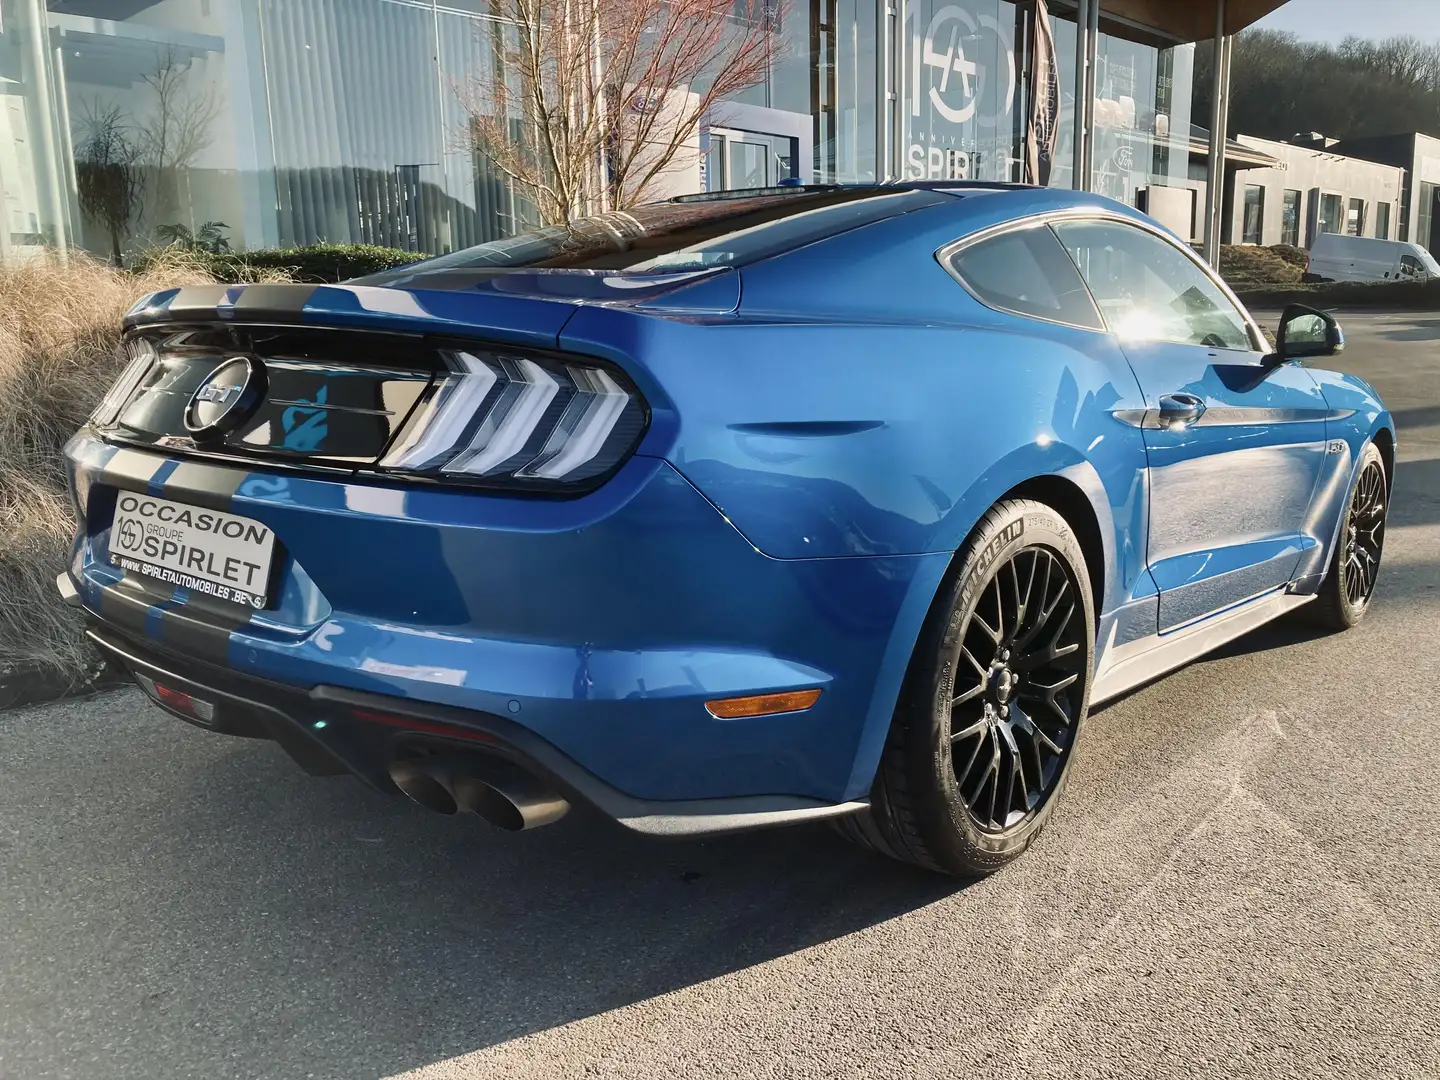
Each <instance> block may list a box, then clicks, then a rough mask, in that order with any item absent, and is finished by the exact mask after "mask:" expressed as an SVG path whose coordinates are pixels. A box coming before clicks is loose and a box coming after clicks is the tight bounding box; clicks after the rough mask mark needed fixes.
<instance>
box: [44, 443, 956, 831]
mask: <svg viewBox="0 0 1440 1080" xmlns="http://www.w3.org/2000/svg"><path fill="white" fill-rule="evenodd" d="M67 453H68V456H69V460H70V465H71V469H72V475H73V482H74V486H75V492H76V499H77V503H78V505H79V508H80V512H81V518H82V520H83V522H84V526H83V528H82V530H81V533H80V535H79V537H78V538H77V542H76V547H75V552H74V558H73V560H72V563H71V566H70V569H69V579H70V581H71V583H72V585H73V587H74V590H75V593H76V596H75V599H76V601H77V602H78V604H79V606H81V607H83V608H84V609H85V610H86V612H87V613H88V614H89V616H90V617H91V618H92V619H93V620H94V621H95V624H96V626H97V627H98V632H99V633H100V634H101V635H109V638H108V640H109V641H110V643H111V646H112V648H113V647H116V643H117V642H119V643H122V644H123V643H125V642H128V643H131V645H132V646H139V647H143V648H146V649H150V650H154V652H155V655H158V656H165V657H170V658H172V659H171V661H170V666H171V668H174V667H175V664H176V663H180V664H182V665H183V664H188V663H192V662H193V663H196V664H199V665H202V666H201V667H199V668H197V669H196V670H197V671H200V672H201V673H202V675H203V676H204V677H203V678H201V677H200V676H195V675H193V674H187V672H188V669H184V670H172V671H171V674H174V675H177V676H179V677H182V678H189V679H192V680H198V683H199V684H200V685H203V686H206V687H207V688H212V689H216V690H220V691H223V690H224V689H225V685H228V684H225V685H222V681H223V678H225V677H228V676H232V675H233V676H234V677H236V678H239V679H254V680H257V684H256V685H259V686H260V687H261V688H262V689H263V690H264V693H260V694H256V693H250V692H249V691H247V692H246V693H245V694H242V695H240V697H241V698H242V699H243V700H254V701H257V702H260V703H261V704H265V703H267V702H269V701H270V700H271V698H273V697H274V695H275V694H289V695H299V696H298V697H294V696H291V697H285V698H284V700H285V701H288V702H291V704H290V705H287V706H286V707H284V708H279V707H277V711H278V712H279V713H280V715H281V716H282V717H285V718H288V720H287V722H288V723H289V724H290V728H296V729H302V730H303V728H304V723H305V716H306V715H307V714H308V710H310V709H311V708H312V707H314V706H315V704H316V703H318V702H323V703H326V704H327V707H328V705H329V703H332V702H333V701H334V700H336V699H335V698H334V695H336V694H342V693H350V694H359V695H362V696H363V697H364V700H366V701H369V702H371V705H372V706H373V707H375V708H379V706H378V705H377V704H376V703H377V702H381V703H384V705H385V707H386V708H388V709H390V710H392V711H394V710H409V711H410V713H413V714H415V715H429V710H436V709H438V710H442V711H447V714H448V712H450V711H453V713H454V715H456V716H464V717H470V718H474V717H484V718H487V719H486V721H485V722H486V723H487V724H493V721H500V722H501V723H502V724H503V725H504V726H505V729H506V730H507V731H512V732H514V733H517V737H516V738H510V739H508V740H507V743H508V744H513V745H521V744H523V743H524V742H525V739H526V738H534V739H536V740H538V743H539V745H541V746H542V747H548V748H550V750H551V751H553V752H554V753H555V754H557V755H558V756H559V759H560V760H561V761H563V762H569V763H570V764H571V765H572V766H573V767H574V768H576V769H578V770H580V773H581V775H582V777H583V776H589V777H590V778H591V780H592V781H593V782H594V783H596V784H599V785H602V786H603V788H604V789H605V790H606V791H608V792H611V793H612V794H613V797H614V798H618V799H629V800H632V801H633V802H634V803H635V806H647V805H650V804H654V803H659V804H671V803H681V804H685V805H689V804H691V803H694V802H696V801H700V802H707V803H708V802H709V801H713V800H723V801H727V802H728V801H729V800H732V799H735V798H741V799H749V798H756V799H760V800H761V804H763V805H764V806H772V805H779V806H781V807H782V808H784V809H785V810H786V811H787V812H788V811H791V810H806V809H809V810H814V809H816V808H817V807H826V806H837V805H841V804H850V803H853V802H855V801H856V800H858V799H863V798H864V797H865V796H866V795H867V794H868V792H869V788H870V783H871V780H872V778H873V775H874V769H875V764H876V762H877V761H878V757H879V754H880V751H881V748H882V746H883V742H884V737H885V732H886V730H887V728H888V726H889V721H890V716H891V714H892V712H893V710H894V705H895V700H896V698H897V696H898V693H899V689H900V683H901V680H902V679H903V676H904V671H905V667H906V665H907V664H908V661H909V657H910V653H911V650H912V648H913V645H914V641H915V638H916V636H917V634H918V632H919V628H920V625H921V623H922V622H923V619H924V617H925V614H926V612H927V610H928V607H929V604H930V601H931V598H932V597H933V596H934V592H935V589H936V587H937V585H938V582H939V580H940V577H941V576H942V575H943V573H944V570H945V567H946V565H947V564H948V561H949V560H948V557H947V556H944V555H939V556H935V555H920V556H883V557H857V558H833V559H797V560H778V559H771V558H768V557H766V556H765V555H762V554H761V553H760V552H758V551H756V550H755V549H754V548H753V547H752V546H751V545H750V544H749V543H748V542H747V541H746V540H745V539H744V538H743V537H742V536H741V535H740V534H739V533H738V532H737V531H736V530H735V529H734V528H733V527H732V526H731V525H730V524H729V523H728V522H727V521H726V520H725V519H724V518H723V517H722V516H721V515H720V513H719V512H718V511H717V510H716V509H715V508H714V507H713V506H712V505H711V504H710V503H709V502H708V501H706V500H705V499H704V497H703V496H701V495H700V494H699V493H698V492H697V491H696V490H695V489H694V488H693V487H691V485H690V484H689V483H688V482H687V481H686V480H685V479H684V478H683V477H681V476H680V475H679V474H678V473H677V472H676V471H675V470H674V469H672V468H671V467H670V466H669V465H667V464H665V463H664V462H661V461H658V460H655V459H646V458H635V459H632V460H631V461H630V462H628V463H627V464H626V465H625V466H624V467H623V468H622V469H621V471H620V472H619V473H618V474H617V475H616V476H615V477H614V478H612V479H611V480H610V481H609V482H608V483H607V484H606V485H605V486H604V487H602V488H601V489H600V490H598V491H596V492H593V493H591V494H590V495H586V496H583V497H581V498H578V499H573V500H568V501H553V500H527V499H520V498H498V497H495V496H493V495H481V494H477V493H475V492H471V491H457V490H454V489H439V488H410V487H401V486H396V485H391V486H386V485H380V484H375V483H368V482H367V483H360V482H354V481H353V480H352V479H350V478H346V477H343V476H341V477H337V478H333V479H332V478H320V477H315V476H313V475H309V476H302V475H298V474H288V475H287V474H278V473H275V472H264V473H260V472H248V471H246V470H245V469H243V468H235V467H229V466H220V465H212V464H202V463H198V462H193V461H184V462H179V461H176V460H174V459H171V458H165V457H162V456H160V455H154V454H148V453H142V452H139V451H135V450H118V449H117V448H115V447H114V446H110V445H107V444H105V443H103V442H100V441H98V440H96V439H94V438H93V437H91V436H88V435H85V434H83V433H82V435H80V436H77V438H76V439H75V440H73V441H72V443H71V444H70V446H69V448H68V451H67ZM120 490H132V491H138V492H141V493H144V494H150V495H154V496H157V497H162V498H167V499H173V500H176V501H179V502H185V503H189V504H192V505H199V506H202V507H206V508H210V509H217V510H225V511H229V512H231V513H236V514H241V515H244V516H246V517H250V518H254V519H256V520H259V521H261V522H263V523H264V524H266V525H268V526H269V527H270V528H271V529H273V530H274V532H275V535H276V536H277V537H278V538H279V541H280V543H281V545H282V547H283V551H282V552H281V553H280V554H279V555H277V563H278V564H279V566H280V570H279V573H278V576H277V578H276V580H275V584H274V586H273V589H272V594H273V596H274V601H273V603H272V604H271V606H270V607H269V608H267V609H266V610H265V611H263V612H255V613H250V612H248V611H242V610H239V609H236V608H235V607H233V606H230V605H225V604H223V603H222V602H220V601H216V600H212V599H210V598H208V597H203V596H199V595H193V596H192V595H188V594H186V592H185V590H183V589H178V588H175V587H173V586H161V585H160V584H159V583H157V582H154V581H153V580H150V579H144V578H138V577H136V576H127V575H126V574H125V573H124V572H123V571H120V570H118V569H117V568H115V567H114V566H113V565H111V563H110V561H109V558H108V544H109V528H110V522H111V519H112V516H113V507H114V503H115V498H116V493H117V492H118V491H120ZM102 647H104V644H103V642H102ZM132 651H133V649H132ZM217 672H219V673H222V674H221V675H216V674H215V673H217ZM245 685H246V686H249V685H250V684H249V683H246V684H245ZM812 688H819V689H821V691H822V693H821V697H820V699H819V701H818V702H817V703H816V705H815V706H813V707H812V708H810V709H808V710H806V711H805V712H800V713H791V714H783V715H771V716H762V717H752V718H746V719H734V720H719V719H716V718H715V717H713V716H711V715H710V713H709V712H708V711H707V710H706V709H705V702H706V701H707V700H714V699H716V698H724V697H738V696H744V695H750V694H763V693H774V692H783V691H790V690H803V689H812ZM297 703H298V704H297ZM266 715H269V714H266ZM271 719H272V720H273V719H275V718H274V717H271ZM322 719H328V714H327V716H325V717H322ZM277 722H278V721H277ZM472 722H473V721H472ZM286 730H289V729H286ZM321 730H324V731H328V730H329V728H328V726H327V727H326V728H325V729H321ZM270 734H271V737H276V736H274V735H273V732H271V733H270ZM306 737H307V738H311V739H312V741H313V736H312V735H307V736H306ZM326 738H327V739H328V738H329V736H326ZM323 742H324V740H322V743H323ZM326 745H328V744H326ZM292 752H293V751H292ZM527 752H528V751H527ZM377 753H378V752H377ZM543 755H544V751H543V750H542V751H541V756H542V757H543ZM297 756H298V755H297ZM342 760H343V762H344V766H343V767H344V768H345V769H346V770H347V771H350V772H355V773H357V774H359V775H361V776H363V777H365V778H367V779H369V780H370V782H371V783H375V784H378V785H380V786H385V787H387V788H388V786H389V785H388V780H384V781H383V783H382V781H381V780H380V779H377V777H378V776H380V774H381V773H383V770H384V769H385V768H386V767H388V764H389V760H390V759H389V758H384V759H383V760H381V758H380V757H377V756H374V755H371V756H365V755H363V754H362V755H361V756H360V757H355V756H353V755H352V756H351V757H346V758H342ZM548 768H550V766H547V769H548ZM377 770H379V772H377ZM586 783H588V782H582V783H581V786H582V787H584V786H586ZM592 786H593V785H592ZM582 798H583V799H584V801H588V802H593V803H595V804H596V805H597V806H600V807H601V809H602V810H605V812H607V813H612V810H613V808H615V807H617V806H620V804H618V803H615V802H614V798H610V797H609V796H600V797H589V796H585V795H583V794H582ZM776 800H779V802H778V804H777V803H776ZM625 805H626V806H628V807H629V808H628V809H624V811H623V814H622V813H621V812H620V811H618V810H617V811H614V812H613V813H612V816H616V817H622V818H624V819H625V820H627V821H628V820H629V819H632V818H644V817H647V816H649V812H648V811H646V812H639V811H636V810H635V807H634V806H629V804H625ZM747 805H748V804H747ZM757 805H759V804H757ZM738 812H741V813H751V812H757V813H768V812H770V811H768V810H763V811H762V810H754V809H753V808H752V809H750V810H741V811H738ZM708 813H709V812H708V811H707V812H706V814H702V815H701V816H702V817H703V816H707V815H708ZM726 813H729V812H728V811H726V812H724V813H721V814H720V816H721V817H724V816H725V814H726ZM660 816H661V817H665V816H667V815H666V813H662V814H661V815H660ZM669 816H675V815H669ZM681 816H687V817H688V816H694V815H681ZM667 828H668V827H667ZM706 828H707V829H708V828H710V826H706Z"/></svg>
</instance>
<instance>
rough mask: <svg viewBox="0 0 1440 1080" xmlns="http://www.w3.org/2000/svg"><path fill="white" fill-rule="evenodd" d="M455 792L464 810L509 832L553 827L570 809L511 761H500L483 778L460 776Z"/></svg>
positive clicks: (552, 792)
mask: <svg viewBox="0 0 1440 1080" xmlns="http://www.w3.org/2000/svg"><path fill="white" fill-rule="evenodd" d="M452 790H453V792H454V795H455V802H456V804H457V805H458V806H459V807H460V809H462V810H468V811H469V812H470V813H472V814H478V815H480V816H481V817H482V818H484V819H485V820H486V821H488V822H490V824H491V825H494V826H495V827H496V828H500V829H505V830H507V831H509V832H519V831H520V830H521V829H538V828H539V827H540V826H541V825H551V824H553V823H554V822H557V821H559V820H560V819H561V818H562V817H564V816H565V815H566V813H568V812H569V810H570V804H569V803H568V802H566V801H565V800H564V799H563V798H562V797H561V796H559V795H557V794H556V793H555V792H554V791H551V790H550V789H549V788H548V787H546V786H545V785H544V784H543V783H541V782H540V781H539V780H538V779H536V778H535V777H534V776H531V775H530V774H529V773H528V772H526V771H525V770H524V769H521V768H518V767H516V766H514V765H510V764H509V763H508V762H496V763H495V765H494V766H493V767H487V768H486V769H485V770H484V771H483V774H482V775H479V776H476V775H465V776H460V777H457V778H456V781H455V786H454V788H453V789H452Z"/></svg>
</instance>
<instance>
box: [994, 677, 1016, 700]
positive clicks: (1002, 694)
mask: <svg viewBox="0 0 1440 1080" xmlns="http://www.w3.org/2000/svg"><path fill="white" fill-rule="evenodd" d="M1014 690H1015V676H1014V675H1013V674H1011V671H1010V669H1009V668H1001V669H1000V672H999V674H997V675H996V676H995V698H996V700H997V701H999V702H1000V704H1002V705H1003V704H1005V703H1006V702H1007V701H1009V700H1010V695H1011V693H1012V692H1014Z"/></svg>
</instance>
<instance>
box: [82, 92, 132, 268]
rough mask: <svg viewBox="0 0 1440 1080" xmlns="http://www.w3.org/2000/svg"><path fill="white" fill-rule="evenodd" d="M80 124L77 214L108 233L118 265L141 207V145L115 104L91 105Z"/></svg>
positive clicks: (83, 114) (114, 258) (112, 255)
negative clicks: (104, 107)
mask: <svg viewBox="0 0 1440 1080" xmlns="http://www.w3.org/2000/svg"><path fill="white" fill-rule="evenodd" d="M83 108H84V107H83V106H82V109H83ZM79 120H80V125H79V126H80V139H79V145H78V146H76V148H75V190H76V195H77V196H78V198H79V202H80V212H81V213H82V214H84V215H85V216H86V217H87V218H89V219H90V220H91V221H94V222H95V223H96V224H98V225H101V226H103V227H104V228H105V231H106V232H108V233H109V234H110V252H111V258H112V259H113V260H114V262H115V265H116V266H119V265H120V264H121V243H122V241H123V239H124V237H125V234H126V232H127V230H128V229H129V228H130V224H131V222H133V221H134V220H135V219H137V218H138V217H139V216H140V211H141V207H142V205H143V195H144V190H145V177H144V171H143V169H142V168H141V165H140V159H141V151H140V147H139V145H138V142H137V140H136V137H135V133H134V132H133V131H132V129H131V128H130V127H129V125H127V124H126V123H125V121H124V114H123V112H122V111H121V109H120V107H119V106H118V105H117V106H115V107H113V108H110V109H103V110H102V109H101V108H100V107H99V106H98V105H94V106H91V107H90V108H88V109H84V111H83V112H82V114H81V116H80V118H79Z"/></svg>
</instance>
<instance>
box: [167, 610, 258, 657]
mask: <svg viewBox="0 0 1440 1080" xmlns="http://www.w3.org/2000/svg"><path fill="white" fill-rule="evenodd" d="M192 603H193V601H192ZM218 604H219V601H216V602H215V603H214V604H206V605H205V608H204V609H203V610H202V609H200V608H199V607H198V606H197V607H189V606H186V607H175V608H166V609H165V611H164V614H163V615H161V620H160V641H161V642H162V643H163V644H165V645H168V646H169V647H170V648H172V649H174V650H176V651H177V652H180V653H183V654H184V655H186V656H194V657H196V658H198V659H201V660H208V661H210V663H212V664H225V665H228V664H229V663H230V635H231V633H232V632H233V631H235V630H238V629H240V627H242V626H245V625H246V624H247V623H249V621H250V613H249V612H248V611H246V610H244V609H242V608H240V607H239V605H236V606H235V610H234V612H233V614H232V613H231V612H229V611H220V610H217V605H218Z"/></svg>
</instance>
